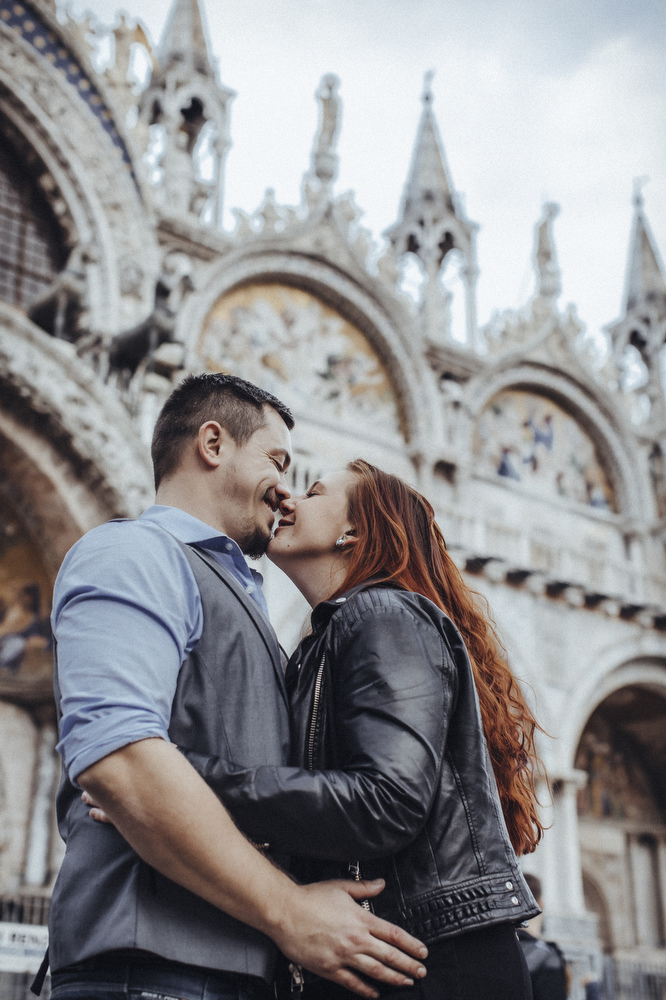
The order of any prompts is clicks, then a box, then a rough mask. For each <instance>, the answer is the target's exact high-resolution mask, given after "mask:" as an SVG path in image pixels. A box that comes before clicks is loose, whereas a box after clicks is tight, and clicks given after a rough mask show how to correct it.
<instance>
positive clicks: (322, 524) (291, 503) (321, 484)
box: [268, 470, 356, 566]
mask: <svg viewBox="0 0 666 1000" xmlns="http://www.w3.org/2000/svg"><path fill="white" fill-rule="evenodd" d="M355 480H356V476H354V475H353V473H351V472H347V471H346V470H345V471H343V472H331V473H329V475H327V476H323V477H322V478H321V479H319V480H317V482H316V483H313V485H312V486H311V487H310V489H309V490H308V492H307V493H306V494H305V495H304V496H300V497H290V498H289V499H288V500H284V501H283V502H282V503H281V504H280V512H281V514H282V517H281V518H280V520H279V521H278V525H277V528H276V529H275V535H274V536H273V539H272V540H271V542H270V545H269V546H268V557H269V559H271V560H272V562H274V563H276V564H277V565H278V566H283V564H287V563H292V562H293V561H294V560H303V561H309V560H312V559H318V558H321V557H324V556H327V555H328V556H331V557H333V558H334V557H336V556H340V555H341V554H342V552H343V551H344V550H342V549H341V548H336V545H335V543H336V541H337V539H338V538H340V536H341V535H343V534H344V533H345V532H347V531H349V530H350V528H351V525H350V523H349V517H348V494H349V489H350V488H351V486H352V485H353V484H354V482H355Z"/></svg>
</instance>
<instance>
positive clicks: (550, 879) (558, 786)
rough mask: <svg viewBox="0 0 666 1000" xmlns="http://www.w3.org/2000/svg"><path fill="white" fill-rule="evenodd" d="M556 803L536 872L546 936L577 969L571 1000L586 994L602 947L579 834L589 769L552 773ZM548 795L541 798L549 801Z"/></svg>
mask: <svg viewBox="0 0 666 1000" xmlns="http://www.w3.org/2000/svg"><path fill="white" fill-rule="evenodd" d="M550 780H551V795H552V803H551V804H550V805H546V806H545V808H543V809H542V815H543V820H544V823H545V825H546V826H547V827H549V828H548V829H547V830H546V831H545V834H544V837H543V841H542V844H541V845H540V846H539V848H538V850H537V853H536V855H535V858H534V861H535V864H534V865H529V864H528V866H527V867H528V868H529V870H534V871H535V872H536V874H537V875H538V876H539V877H540V879H541V883H542V889H543V908H544V914H545V917H544V927H543V932H542V934H543V937H545V938H546V939H548V940H553V941H556V942H557V943H558V945H559V946H560V947H561V948H562V950H563V952H564V954H565V956H566V958H567V961H568V962H569V965H570V968H571V971H572V978H573V983H572V992H571V997H572V1000H579V998H582V997H583V996H584V991H583V988H582V986H581V978H582V977H583V976H584V975H585V974H586V973H588V972H591V971H594V972H596V973H597V974H598V972H599V971H600V967H601V946H600V942H599V938H598V933H597V917H596V915H595V914H592V913H589V912H588V911H587V910H586V909H585V901H584V897H583V875H582V870H581V857H580V842H579V833H578V811H577V806H576V797H577V792H578V790H579V789H580V788H582V787H583V786H584V785H585V783H586V781H587V774H586V773H585V771H577V770H571V771H568V772H566V773H559V774H557V773H554V774H553V773H551V774H550ZM547 794H548V793H546V794H545V795H544V794H542V795H541V796H540V798H541V801H542V802H543V803H546V802H547Z"/></svg>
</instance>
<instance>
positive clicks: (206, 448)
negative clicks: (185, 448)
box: [197, 420, 233, 469]
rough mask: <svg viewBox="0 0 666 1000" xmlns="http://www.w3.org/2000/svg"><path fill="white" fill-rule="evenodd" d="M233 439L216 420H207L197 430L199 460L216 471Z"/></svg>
mask: <svg viewBox="0 0 666 1000" xmlns="http://www.w3.org/2000/svg"><path fill="white" fill-rule="evenodd" d="M232 443H233V439H232V437H231V435H230V434H229V431H228V430H227V429H226V428H225V427H222V425H221V424H218V422H217V420H207V421H206V423H205V424H202V425H201V427H200V428H199V433H198V435H197V452H198V454H199V457H200V458H201V460H202V461H203V462H204V463H205V464H206V465H207V466H209V467H210V468H211V469H217V468H218V466H219V465H220V464H221V462H222V460H223V458H224V455H225V452H226V451H227V450H228V448H229V445H230V444H232Z"/></svg>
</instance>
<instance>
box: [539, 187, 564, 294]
mask: <svg viewBox="0 0 666 1000" xmlns="http://www.w3.org/2000/svg"><path fill="white" fill-rule="evenodd" d="M559 214H560V206H559V205H558V204H557V203H556V202H554V201H547V202H545V204H544V206H543V209H542V212H541V218H540V219H539V221H538V222H537V224H536V226H535V227H534V263H535V267H536V273H537V296H538V297H539V298H540V299H546V300H547V301H550V302H555V300H556V299H557V297H558V295H559V294H560V292H561V291H562V274H561V272H560V265H559V264H558V261H557V250H556V248H555V237H554V234H553V222H554V221H555V219H556V218H557V216H558V215H559Z"/></svg>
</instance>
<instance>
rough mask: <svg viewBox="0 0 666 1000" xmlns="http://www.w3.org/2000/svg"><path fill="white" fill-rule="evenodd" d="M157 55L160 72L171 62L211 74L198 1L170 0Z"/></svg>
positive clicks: (207, 46) (212, 70) (211, 75)
mask: <svg viewBox="0 0 666 1000" xmlns="http://www.w3.org/2000/svg"><path fill="white" fill-rule="evenodd" d="M158 58H159V63H160V69H161V70H162V72H165V71H166V70H167V69H169V68H170V67H171V65H172V64H173V63H181V64H183V66H184V67H186V68H187V69H190V70H192V69H194V70H197V71H198V72H199V73H201V74H203V76H210V77H215V68H214V66H213V61H212V59H211V54H210V46H209V44H208V34H207V31H206V28H205V25H204V18H203V12H202V10H201V7H200V6H199V0H173V4H172V6H171V10H170V11H169V16H168V19H167V23H166V26H165V28H164V31H163V32H162V37H161V39H160V44H159V49H158Z"/></svg>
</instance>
